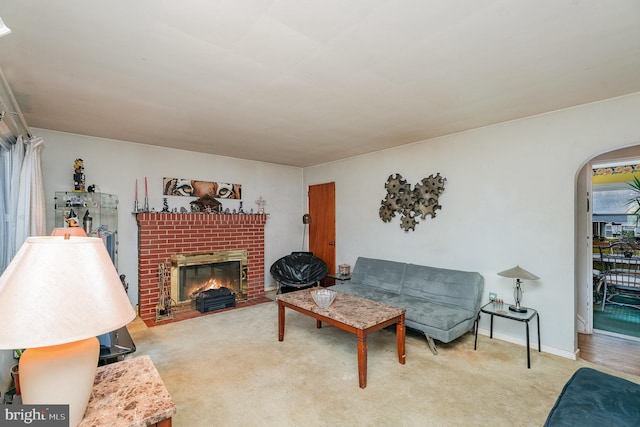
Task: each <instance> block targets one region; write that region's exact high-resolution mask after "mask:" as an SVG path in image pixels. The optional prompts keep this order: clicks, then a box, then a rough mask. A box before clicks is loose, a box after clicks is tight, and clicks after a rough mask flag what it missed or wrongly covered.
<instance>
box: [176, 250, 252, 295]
mask: <svg viewBox="0 0 640 427" xmlns="http://www.w3.org/2000/svg"><path fill="white" fill-rule="evenodd" d="M247 287H248V284H247V251H246V250H230V251H219V252H212V253H197V254H175V255H172V256H171V298H172V299H174V300H175V301H176V302H177V303H178V304H181V303H187V302H191V301H195V300H196V298H198V297H201V296H202V295H203V292H205V291H208V290H211V289H221V288H226V289H228V290H229V291H230V292H231V293H233V294H235V296H236V299H238V300H244V299H247Z"/></svg>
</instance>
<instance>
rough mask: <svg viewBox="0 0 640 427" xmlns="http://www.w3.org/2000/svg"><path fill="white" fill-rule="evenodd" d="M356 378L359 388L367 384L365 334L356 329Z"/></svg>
mask: <svg viewBox="0 0 640 427" xmlns="http://www.w3.org/2000/svg"><path fill="white" fill-rule="evenodd" d="M358 380H359V381H360V388H365V387H366V386H367V335H366V334H365V333H364V331H362V330H358Z"/></svg>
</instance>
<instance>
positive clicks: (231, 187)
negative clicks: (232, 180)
mask: <svg viewBox="0 0 640 427" xmlns="http://www.w3.org/2000/svg"><path fill="white" fill-rule="evenodd" d="M162 194H163V195H165V196H190V197H202V196H205V195H208V196H211V197H214V198H216V199H238V200H240V199H242V185H241V184H229V183H226V182H208V181H197V180H194V179H182V178H164V180H163V184H162Z"/></svg>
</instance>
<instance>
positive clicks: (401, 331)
mask: <svg viewBox="0 0 640 427" xmlns="http://www.w3.org/2000/svg"><path fill="white" fill-rule="evenodd" d="M405 335H406V329H405V325H404V314H403V315H402V316H401V317H400V321H399V322H398V323H396V340H397V341H398V361H399V362H400V364H402V365H404V361H405V359H406V354H405V349H404V342H405Z"/></svg>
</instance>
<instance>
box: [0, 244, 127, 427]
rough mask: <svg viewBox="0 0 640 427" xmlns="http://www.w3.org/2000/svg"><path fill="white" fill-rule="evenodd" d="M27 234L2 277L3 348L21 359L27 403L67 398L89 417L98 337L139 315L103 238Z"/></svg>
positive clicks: (73, 416)
mask: <svg viewBox="0 0 640 427" xmlns="http://www.w3.org/2000/svg"><path fill="white" fill-rule="evenodd" d="M70 234H71V233H67V234H65V235H64V236H43V237H29V238H27V240H26V241H25V243H24V244H23V245H22V247H21V248H20V250H19V251H18V252H17V253H16V255H15V256H14V258H13V260H12V261H11V263H10V264H9V265H8V266H7V268H6V269H5V271H4V273H3V274H2V276H1V277H0V324H1V325H2V328H0V348H2V349H23V348H26V349H27V350H26V351H25V352H24V353H23V354H22V357H21V358H20V362H19V372H20V388H21V392H22V403H23V404H45V405H46V404H68V405H69V425H70V426H74V427H75V426H77V425H78V424H79V423H80V422H81V421H82V418H83V416H84V412H85V410H86V407H87V404H88V402H89V398H90V396H91V391H92V389H93V382H94V379H95V375H96V368H97V366H98V357H99V353H100V344H99V342H98V339H97V338H96V337H97V336H99V335H102V334H105V333H107V332H110V331H113V330H116V329H118V328H120V327H122V326H124V325H126V324H127V323H129V322H131V321H132V320H133V319H134V318H135V312H134V310H133V308H132V306H131V303H130V302H129V298H128V297H127V294H126V292H125V290H124V288H123V287H122V282H121V280H120V277H119V276H118V272H117V271H116V269H115V267H114V265H113V262H112V261H111V258H110V257H109V254H108V252H107V250H106V248H105V246H104V243H103V242H102V240H101V239H99V238H96V237H76V236H70Z"/></svg>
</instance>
